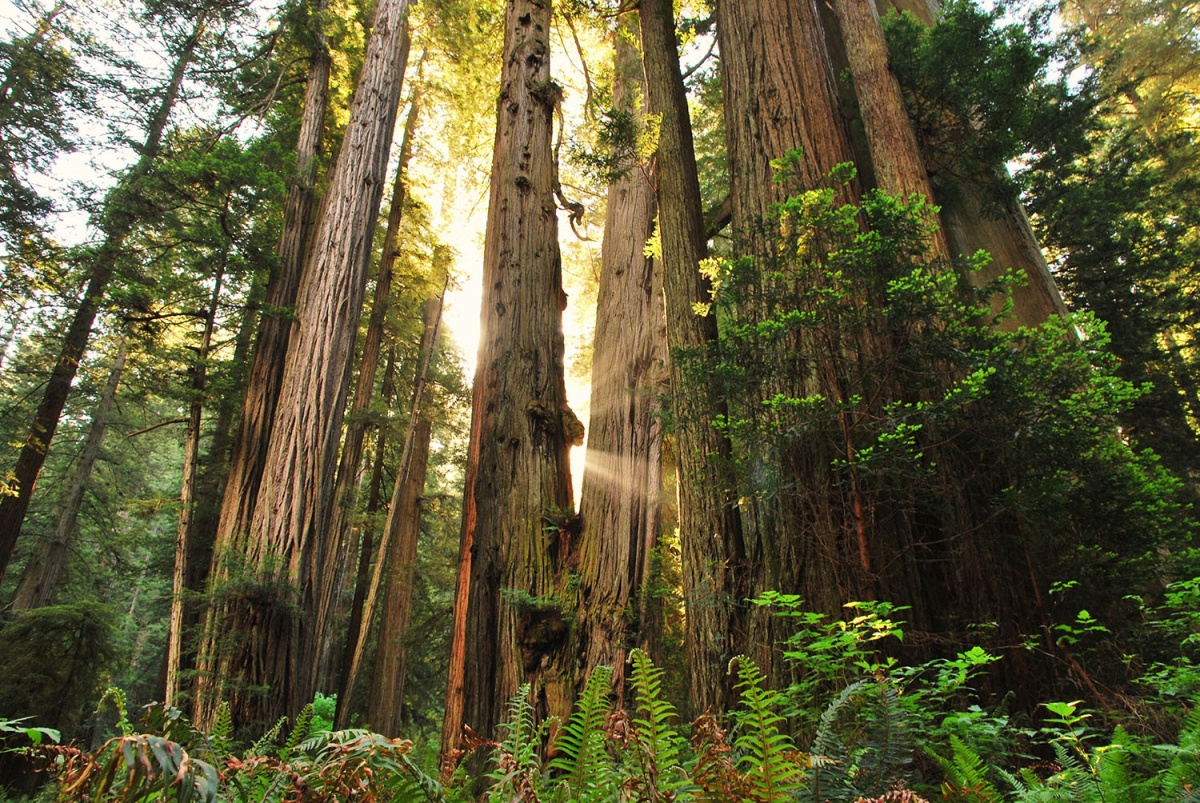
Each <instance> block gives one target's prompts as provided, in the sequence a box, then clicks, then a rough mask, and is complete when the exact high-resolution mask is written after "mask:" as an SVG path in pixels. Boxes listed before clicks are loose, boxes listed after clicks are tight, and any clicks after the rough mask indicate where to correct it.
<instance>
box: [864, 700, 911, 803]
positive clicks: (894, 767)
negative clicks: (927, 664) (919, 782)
mask: <svg viewBox="0 0 1200 803" xmlns="http://www.w3.org/2000/svg"><path fill="white" fill-rule="evenodd" d="M874 690H875V693H874V694H864V695H863V697H864V701H865V703H866V705H865V707H864V709H863V710H862V711H861V712H860V713H859V719H860V722H861V723H862V724H861V725H860V726H859V727H858V728H856V731H857V732H858V733H859V734H860V738H859V740H858V741H857V743H856V744H855V745H854V748H853V754H854V764H855V765H856V766H857V768H858V771H857V773H856V776H855V779H854V786H855V787H856V788H857V789H859V790H864V791H865V794H864V796H867V795H870V796H878V795H883V794H885V793H886V792H887V791H888V790H889V789H891V788H893V787H894V786H895V785H896V782H897V781H902V780H907V779H905V778H904V777H903V775H902V774H901V773H902V772H903V769H904V768H905V767H907V766H908V765H910V764H912V760H913V745H912V738H911V728H910V727H909V725H910V723H909V714H908V712H907V711H906V710H905V709H904V708H903V707H902V706H901V705H900V699H899V698H900V690H899V689H898V688H897V687H896V685H895V684H894V683H890V682H888V681H886V680H877V681H875V684H874Z"/></svg>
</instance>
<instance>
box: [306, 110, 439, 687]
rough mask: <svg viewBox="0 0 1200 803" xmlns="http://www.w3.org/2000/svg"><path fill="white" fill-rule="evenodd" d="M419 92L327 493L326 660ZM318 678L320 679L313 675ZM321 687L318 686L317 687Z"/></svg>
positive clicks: (322, 607) (350, 535) (348, 546)
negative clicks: (338, 454)
mask: <svg viewBox="0 0 1200 803" xmlns="http://www.w3.org/2000/svg"><path fill="white" fill-rule="evenodd" d="M420 103H421V98H420V92H419V91H418V90H416V89H414V91H413V93H412V99H411V101H410V107H409V112H408V119H407V120H406V121H405V124H404V136H403V138H402V140H401V145H400V162H399V164H398V165H397V167H396V180H395V181H394V182H393V183H392V200H391V204H390V208H389V211H388V221H387V234H386V235H385V236H384V240H383V255H382V258H381V259H380V261H379V271H378V273H377V274H376V277H375V295H374V298H373V299H372V302H371V316H370V318H368V320H367V332H366V336H365V338H364V340H363V349H362V357H361V358H360V360H359V371H358V380H357V384H356V385H355V388H354V398H353V400H352V401H351V403H350V409H349V411H348V413H347V418H348V419H349V424H348V425H347V427H346V438H345V441H344V442H343V445H342V457H341V461H340V462H339V464H338V471H337V483H336V485H335V486H334V490H333V505H332V509H331V511H330V514H331V521H330V524H329V525H328V527H327V530H328V532H329V533H330V536H329V538H328V540H327V542H326V547H327V552H326V556H325V565H326V567H327V569H326V570H325V571H323V572H322V574H321V577H320V583H321V587H320V596H319V598H318V600H317V623H316V632H317V639H318V643H319V644H320V654H321V655H330V654H332V644H331V643H330V642H331V640H332V639H331V636H332V634H331V633H330V632H329V620H330V619H331V617H332V616H333V615H334V610H335V608H336V607H337V598H338V592H339V591H340V589H341V588H342V586H343V575H344V571H345V565H346V562H347V560H348V558H349V556H351V555H357V553H358V550H357V544H356V543H354V542H355V538H354V532H353V530H354V518H355V508H356V507H357V505H358V489H359V485H360V477H361V467H362V459H363V447H364V446H365V444H366V437H367V427H368V424H369V422H368V420H367V415H366V414H367V411H368V410H369V409H370V407H371V401H372V399H373V398H374V396H375V377H376V374H377V373H378V371H379V357H380V354H381V351H382V347H383V334H384V332H383V322H384V318H385V316H386V315H387V311H388V305H389V304H390V297H391V294H392V282H393V277H394V274H395V267H396V260H397V258H398V257H399V256H400V223H401V220H402V219H403V217H404V202H405V199H406V197H407V195H408V163H409V160H410V159H411V158H412V145H413V136H414V135H415V133H416V127H417V119H418V115H419V114H420V108H421V107H420ZM318 674H319V675H320V674H324V673H322V672H320V670H319V669H318ZM321 685H324V684H321Z"/></svg>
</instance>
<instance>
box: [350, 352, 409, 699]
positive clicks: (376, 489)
mask: <svg viewBox="0 0 1200 803" xmlns="http://www.w3.org/2000/svg"><path fill="white" fill-rule="evenodd" d="M379 391H380V401H381V402H382V406H383V409H385V410H389V409H391V404H392V397H393V396H394V395H395V392H396V348H395V347H394V346H393V347H392V348H390V349H389V350H388V360H387V367H386V368H384V371H383V386H382V387H381V388H380V389H379ZM387 434H388V427H385V426H381V427H379V430H378V431H377V432H376V434H375V461H374V465H373V466H372V468H371V482H370V485H369V487H368V490H367V510H366V513H367V516H366V523H365V525H364V527H363V532H362V538H361V543H360V544H359V546H358V550H357V555H358V568H357V571H356V572H355V576H354V597H353V599H352V600H351V602H350V616H349V621H348V622H347V624H346V639H345V645H344V648H343V650H342V663H341V666H340V667H339V678H338V705H339V708H340V707H342V706H349V705H351V701H350V699H349V694H347V691H346V690H347V689H349V688H350V687H351V686H352V685H354V684H353V683H351V678H350V677H349V674H350V671H351V668H352V667H353V666H354V656H355V654H356V653H357V652H358V642H359V638H360V634H361V632H362V629H363V609H364V608H365V607H366V604H367V595H368V593H370V588H371V561H372V559H373V558H374V555H375V525H376V519H377V514H378V513H379V509H380V508H381V507H382V506H383V463H384V460H383V457H384V449H385V447H386V446H387ZM352 554H353V553H352Z"/></svg>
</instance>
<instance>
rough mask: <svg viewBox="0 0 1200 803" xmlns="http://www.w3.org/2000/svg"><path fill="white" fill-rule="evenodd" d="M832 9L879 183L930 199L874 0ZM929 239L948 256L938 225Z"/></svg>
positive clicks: (842, 0)
mask: <svg viewBox="0 0 1200 803" xmlns="http://www.w3.org/2000/svg"><path fill="white" fill-rule="evenodd" d="M833 10H834V13H835V14H836V15H837V19H838V23H839V27H840V29H841V35H842V42H843V44H844V46H845V52H846V58H847V60H848V61H849V63H850V72H851V75H852V77H853V80H854V92H855V95H856V96H857V99H858V111H859V117H860V119H861V120H862V124H863V130H864V131H865V132H866V137H867V147H868V148H869V150H870V153H871V167H872V173H873V175H874V177H875V184H876V186H877V187H878V188H879V189H881V190H883V191H884V192H886V193H888V194H890V195H895V196H899V197H901V198H907V197H908V196H910V195H914V194H915V195H920V196H923V197H924V198H925V200H926V201H928V202H929V203H930V204H932V203H933V201H934V195H933V188H932V187H931V186H930V184H929V174H928V173H927V172H926V171H925V160H924V157H923V156H922V155H921V149H920V147H919V146H918V145H917V135H916V132H915V131H913V126H912V123H911V122H910V120H909V118H908V110H907V109H906V108H905V105H904V95H903V94H902V93H901V91H900V82H899V81H897V80H896V76H895V75H894V74H892V71H891V68H890V67H889V66H888V59H889V56H888V45H887V39H886V38H884V35H883V25H881V24H880V22H879V12H878V11H877V10H876V8H875V2H874V0H834V3H833ZM930 245H931V247H932V250H933V254H934V255H935V256H937V257H939V258H941V259H949V258H950V251H949V246H948V245H947V244H946V236H945V234H944V233H943V232H942V231H941V228H940V227H939V228H938V230H937V231H935V232H933V234H932V235H931V238H930Z"/></svg>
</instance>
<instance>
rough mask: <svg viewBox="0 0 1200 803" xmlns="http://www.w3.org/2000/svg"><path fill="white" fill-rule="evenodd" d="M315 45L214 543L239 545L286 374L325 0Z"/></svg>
mask: <svg viewBox="0 0 1200 803" xmlns="http://www.w3.org/2000/svg"><path fill="white" fill-rule="evenodd" d="M312 5H313V16H314V19H315V26H316V27H315V31H314V44H313V51H312V54H311V57H310V62H309V68H308V78H307V81H306V83H305V89H304V114H303V116H302V117H301V119H300V134H299V139H298V141H297V143H296V172H295V173H294V174H293V175H292V176H291V179H290V180H289V181H288V187H287V198H286V200H285V203H284V209H283V232H282V233H281V234H280V238H279V264H278V268H277V270H276V272H275V273H273V274H272V275H271V277H270V279H269V280H268V282H267V290H266V298H265V299H264V304H263V314H262V317H261V319H260V321H259V331H258V338H257V342H256V344H255V347H254V357H253V360H252V362H251V365H250V371H249V375H248V377H247V381H246V394H245V397H244V398H243V400H242V415H241V420H240V422H239V424H238V432H237V435H236V436H235V437H234V440H233V453H232V455H231V456H230V460H229V475H228V477H227V479H226V481H225V494H224V496H223V498H222V502H221V512H220V516H219V519H218V522H217V535H216V549H217V551H221V550H223V549H233V548H236V543H237V540H236V539H238V538H241V537H243V536H244V535H245V533H246V532H247V530H248V529H249V527H250V522H251V519H252V518H253V514H254V505H255V503H256V502H257V501H258V487H259V483H260V481H261V479H262V473H263V466H264V465H265V463H266V456H267V446H268V444H269V442H270V437H271V426H272V424H273V422H274V420H275V408H276V405H277V403H278V400H279V388H280V385H281V383H282V381H283V369H284V365H285V363H286V360H287V354H288V344H289V342H290V339H291V334H292V328H293V325H294V323H295V314H294V307H295V303H296V293H297V292H298V290H299V287H300V278H301V274H302V272H303V268H304V264H305V259H306V256H307V252H308V244H309V240H310V235H311V234H312V226H313V222H314V217H315V214H314V205H315V203H316V197H317V188H316V181H317V167H318V161H319V157H320V154H321V145H322V140H323V136H324V131H325V116H326V112H327V111H328V108H329V76H330V70H331V64H332V62H331V59H330V54H329V49H328V41H327V37H326V34H325V29H324V23H323V20H322V19H321V17H322V15H323V14H324V11H325V8H326V5H327V3H326V0H316V2H314V3H313V4H312Z"/></svg>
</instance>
